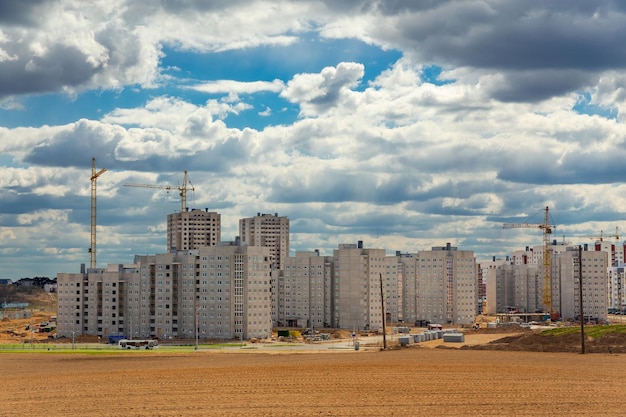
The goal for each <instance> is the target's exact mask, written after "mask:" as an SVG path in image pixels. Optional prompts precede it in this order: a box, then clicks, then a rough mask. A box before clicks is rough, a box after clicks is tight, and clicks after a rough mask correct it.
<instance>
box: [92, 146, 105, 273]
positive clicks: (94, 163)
mask: <svg viewBox="0 0 626 417" xmlns="http://www.w3.org/2000/svg"><path fill="white" fill-rule="evenodd" d="M106 170H107V169H106V168H102V169H101V170H100V171H96V158H91V178H90V180H91V246H90V247H89V267H90V268H95V267H96V180H97V179H98V177H99V176H100V175H102V174H104V173H105V172H106Z"/></svg>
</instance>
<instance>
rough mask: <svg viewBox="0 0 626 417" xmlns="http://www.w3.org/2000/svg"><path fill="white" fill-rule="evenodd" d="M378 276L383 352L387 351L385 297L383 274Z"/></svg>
mask: <svg viewBox="0 0 626 417" xmlns="http://www.w3.org/2000/svg"><path fill="white" fill-rule="evenodd" d="M378 275H379V276H380V306H381V311H382V318H383V350H387V328H386V327H385V295H384V293H383V274H382V273H379V274H378Z"/></svg>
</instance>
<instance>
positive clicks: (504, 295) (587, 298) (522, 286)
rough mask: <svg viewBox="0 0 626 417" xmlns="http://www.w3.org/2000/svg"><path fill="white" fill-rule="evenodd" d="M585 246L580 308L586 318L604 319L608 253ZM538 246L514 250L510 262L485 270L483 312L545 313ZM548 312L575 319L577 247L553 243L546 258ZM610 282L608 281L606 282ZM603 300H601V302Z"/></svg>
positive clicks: (541, 268) (576, 308) (541, 252)
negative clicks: (550, 301)
mask: <svg viewBox="0 0 626 417" xmlns="http://www.w3.org/2000/svg"><path fill="white" fill-rule="evenodd" d="M593 249H594V247H593V246H592V247H587V245H585V250H583V251H582V259H583V269H582V273H583V297H584V298H583V310H584V314H585V316H587V317H591V318H593V319H597V320H598V321H604V320H606V316H607V308H608V306H607V300H608V291H607V272H606V271H607V268H606V267H605V266H604V265H608V259H609V254H608V253H607V252H605V251H595V250H593ZM538 253H540V254H541V257H540V256H537V254H538ZM542 256H543V249H542V247H535V248H529V247H526V249H525V250H521V251H515V252H513V255H512V256H511V259H510V262H508V263H505V264H501V265H497V266H496V267H495V268H492V269H490V270H489V271H488V277H489V278H488V282H487V293H488V300H487V305H488V308H487V312H488V313H490V314H496V313H508V312H512V311H515V312H520V313H534V312H547V309H546V306H544V305H543V292H544V273H543V259H542ZM550 266H551V268H550V270H551V275H550V280H551V285H550V287H551V300H552V312H556V313H559V315H560V317H561V318H562V319H564V320H577V319H578V314H579V312H580V310H579V301H578V247H577V246H568V245H567V244H564V243H557V242H553V244H552V245H551V257H550ZM609 285H610V284H609ZM602 300H604V301H602Z"/></svg>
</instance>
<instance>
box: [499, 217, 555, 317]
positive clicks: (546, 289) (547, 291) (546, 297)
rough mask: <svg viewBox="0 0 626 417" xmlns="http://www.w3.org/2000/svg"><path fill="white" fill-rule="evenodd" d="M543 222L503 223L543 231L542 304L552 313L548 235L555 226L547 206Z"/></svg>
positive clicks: (507, 227) (513, 226) (505, 225)
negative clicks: (551, 221)
mask: <svg viewBox="0 0 626 417" xmlns="http://www.w3.org/2000/svg"><path fill="white" fill-rule="evenodd" d="M544 211H545V214H544V220H543V223H504V224H503V225H502V227H503V228H504V229H535V228H538V229H541V230H542V232H543V305H544V307H545V308H546V309H547V310H548V313H552V290H551V288H552V286H551V276H552V273H551V270H550V235H551V234H552V229H555V228H556V226H554V225H551V224H550V212H549V209H548V206H546V208H545V210H544Z"/></svg>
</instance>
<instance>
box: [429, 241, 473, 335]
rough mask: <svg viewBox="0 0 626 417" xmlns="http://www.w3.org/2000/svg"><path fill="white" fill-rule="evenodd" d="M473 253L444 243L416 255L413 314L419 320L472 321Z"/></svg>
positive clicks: (455, 322)
mask: <svg viewBox="0 0 626 417" xmlns="http://www.w3.org/2000/svg"><path fill="white" fill-rule="evenodd" d="M477 276H478V274H477V266H476V259H475V257H474V252H472V251H459V250H458V249H457V248H456V247H453V246H451V245H450V244H447V245H446V246H443V247H433V248H432V250H430V251H421V252H419V253H418V255H417V316H418V320H420V321H430V322H439V323H442V324H468V323H473V322H474V321H475V320H476V300H477V294H478V280H477Z"/></svg>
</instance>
